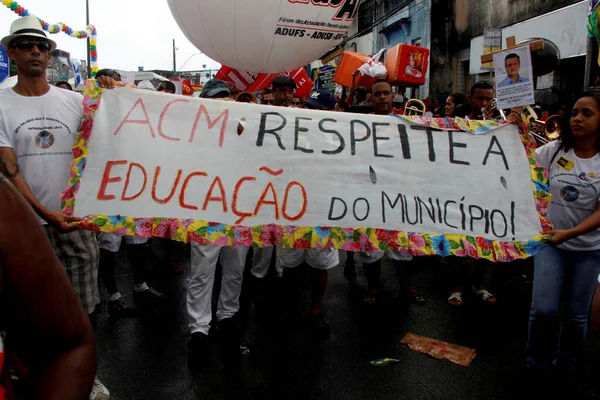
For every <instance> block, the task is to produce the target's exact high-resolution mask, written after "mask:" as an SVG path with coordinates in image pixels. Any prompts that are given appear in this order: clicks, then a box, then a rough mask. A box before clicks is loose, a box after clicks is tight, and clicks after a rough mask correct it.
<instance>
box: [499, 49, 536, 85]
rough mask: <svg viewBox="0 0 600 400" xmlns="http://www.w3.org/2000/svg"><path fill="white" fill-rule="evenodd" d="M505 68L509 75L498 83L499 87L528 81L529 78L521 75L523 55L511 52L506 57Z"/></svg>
mask: <svg viewBox="0 0 600 400" xmlns="http://www.w3.org/2000/svg"><path fill="white" fill-rule="evenodd" d="M504 69H505V71H506V75H507V77H506V78H504V80H503V81H502V82H500V83H499V84H498V87H505V86H509V85H515V84H517V83H527V82H529V79H527V78H525V77H522V76H520V75H519V72H520V70H521V57H519V55H518V54H516V53H510V54H509V55H507V56H506V57H505V58H504Z"/></svg>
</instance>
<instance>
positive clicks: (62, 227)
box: [0, 147, 79, 232]
mask: <svg viewBox="0 0 600 400" xmlns="http://www.w3.org/2000/svg"><path fill="white" fill-rule="evenodd" d="M0 160H2V163H3V164H4V165H3V166H4V167H5V168H6V172H7V174H8V179H9V180H10V181H11V183H12V184H13V185H14V186H15V187H16V188H17V190H18V191H19V192H20V193H21V194H22V195H23V197H25V200H27V202H28V203H29V205H31V207H32V208H33V210H34V211H35V212H36V213H37V214H38V215H39V216H40V217H41V218H42V219H43V220H44V221H46V222H48V224H50V225H51V226H52V227H54V228H56V229H57V230H58V231H60V232H71V231H74V230H75V229H77V227H75V226H74V225H72V224H71V222H76V221H78V220H79V218H75V217H72V216H70V215H65V214H62V213H59V212H55V211H50V210H48V209H46V208H45V207H44V206H42V205H41V204H40V202H39V201H38V200H37V199H36V198H35V196H34V194H33V192H32V191H31V188H30V187H29V184H28V183H27V182H26V181H25V179H24V178H23V176H21V174H20V173H19V167H18V163H17V157H16V155H15V151H14V150H13V149H12V148H11V147H0Z"/></svg>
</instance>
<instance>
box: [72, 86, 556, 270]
mask: <svg viewBox="0 0 600 400" xmlns="http://www.w3.org/2000/svg"><path fill="white" fill-rule="evenodd" d="M121 85H122V86H126V87H131V86H132V85H129V84H124V83H123V84H121ZM101 94H102V89H101V88H99V87H98V86H97V85H96V81H95V80H88V81H87V82H86V87H85V92H84V100H83V123H82V126H81V129H80V131H79V132H78V134H77V140H76V143H75V145H74V147H73V157H74V160H73V162H72V165H71V171H70V177H71V179H70V182H69V185H68V186H67V188H66V189H65V190H64V191H63V192H62V196H61V200H62V207H63V212H65V213H66V214H69V215H72V214H73V209H74V207H75V201H76V195H77V190H78V189H79V184H80V180H81V176H82V174H83V172H84V170H85V165H86V160H87V157H88V147H87V146H88V140H89V138H90V135H91V133H92V123H93V120H94V114H95V112H96V110H97V108H98V106H99V104H100V96H101ZM399 118H402V119H403V120H405V121H408V122H410V123H415V124H421V125H427V126H430V127H432V128H437V129H446V130H448V129H450V130H462V131H467V132H471V133H476V134H481V133H485V132H488V131H490V130H493V129H497V128H500V127H502V126H504V124H502V123H497V122H494V121H468V120H464V119H461V118H456V119H454V120H453V119H449V118H422V117H399ZM520 132H521V139H522V141H523V145H524V147H525V150H526V152H527V157H528V158H529V163H530V168H531V177H532V187H533V192H534V198H535V200H536V207H537V212H538V215H539V217H540V221H541V225H542V227H543V232H544V233H546V232H548V231H549V230H550V229H551V228H552V225H551V224H550V222H549V221H548V219H547V218H546V208H547V205H548V203H549V201H550V194H549V193H548V184H547V182H548V172H547V170H545V169H544V168H541V167H539V166H537V165H536V162H535V148H536V142H535V140H534V139H533V137H532V136H531V135H529V133H528V131H527V126H526V125H525V124H524V125H523V126H521V127H520ZM77 226H78V227H79V228H80V229H86V230H90V231H95V232H112V233H115V234H117V235H128V236H134V235H135V236H139V237H146V238H151V237H158V238H163V239H172V240H176V241H180V242H197V243H200V244H203V245H206V244H215V245H217V246H233V247H236V246H256V247H266V246H279V247H284V248H293V249H309V248H328V247H333V248H337V249H342V250H348V251H363V252H374V251H386V250H391V249H394V250H397V251H399V252H400V253H401V254H402V255H414V256H424V255H440V256H450V255H456V256H461V257H462V256H469V257H473V258H484V259H488V260H490V261H494V262H508V261H513V260H517V259H522V258H527V257H530V256H532V255H534V254H535V253H537V252H538V251H539V249H540V248H541V246H542V242H543V241H544V240H547V236H544V235H542V234H540V235H538V236H536V237H534V238H532V239H531V240H530V241H528V242H501V241H491V240H488V239H484V238H482V237H473V236H466V235H454V234H420V233H410V232H402V231H395V230H386V229H375V228H355V229H353V228H339V227H319V226H315V227H313V226H310V227H303V226H301V227H297V226H293V225H276V224H270V225H258V226H251V227H250V226H240V225H225V224H220V223H217V222H208V221H198V220H189V219H174V218H134V217H125V216H121V215H116V216H114V215H113V216H107V215H90V216H87V217H85V218H84V219H83V220H82V221H81V222H78V223H77Z"/></svg>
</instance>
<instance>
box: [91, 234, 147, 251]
mask: <svg viewBox="0 0 600 400" xmlns="http://www.w3.org/2000/svg"><path fill="white" fill-rule="evenodd" d="M123 239H125V243H126V244H144V243H146V242H147V241H148V239H147V238H140V237H137V236H119V235H115V234H114V233H106V232H102V233H101V234H100V235H99V236H98V247H100V249H102V250H107V251H110V252H111V253H118V252H119V248H120V247H121V242H122V241H123Z"/></svg>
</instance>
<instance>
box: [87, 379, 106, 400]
mask: <svg viewBox="0 0 600 400" xmlns="http://www.w3.org/2000/svg"><path fill="white" fill-rule="evenodd" d="M90 400H110V392H109V391H108V389H107V388H106V386H104V385H103V384H102V382H100V379H98V377H96V379H94V386H92V391H91V393H90Z"/></svg>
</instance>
